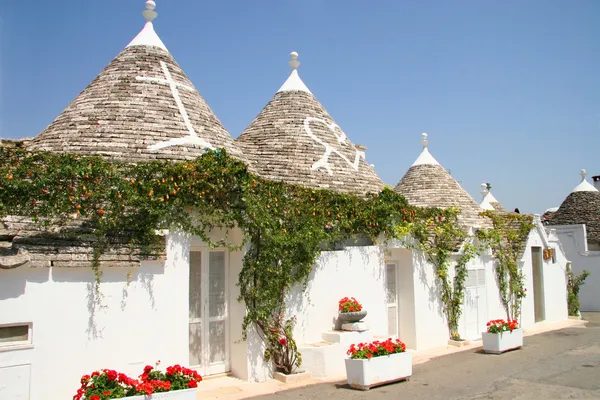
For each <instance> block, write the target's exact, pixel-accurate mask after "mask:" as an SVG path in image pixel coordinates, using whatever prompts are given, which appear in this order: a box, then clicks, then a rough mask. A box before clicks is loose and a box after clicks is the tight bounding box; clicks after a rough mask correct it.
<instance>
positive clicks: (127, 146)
mask: <svg viewBox="0 0 600 400" xmlns="http://www.w3.org/2000/svg"><path fill="white" fill-rule="evenodd" d="M154 7H155V3H154V1H151V0H149V1H147V2H146V8H147V10H146V11H144V13H143V14H144V17H145V18H146V25H145V26H144V28H143V30H142V31H141V32H140V33H139V34H138V35H137V37H136V38H135V39H134V40H133V41H132V42H131V43H130V44H129V45H128V46H127V47H126V48H125V49H124V50H123V51H121V53H120V54H119V55H118V56H117V57H116V58H115V59H114V60H112V61H111V63H110V64H108V66H107V67H106V68H105V69H104V70H103V71H102V72H101V73H100V74H99V75H98V76H97V77H96V78H95V79H94V80H93V81H92V82H91V83H90V84H89V85H88V86H87V87H86V88H85V89H84V90H83V91H82V92H81V93H80V94H79V95H78V96H77V97H76V98H75V100H73V102H72V103H71V104H70V105H69V106H68V107H67V108H66V109H65V110H64V111H63V112H62V113H61V114H60V115H59V116H58V117H57V118H56V119H55V120H54V122H52V123H51V124H50V125H49V126H48V127H47V128H46V129H44V130H43V131H42V132H41V133H40V134H39V135H38V136H37V137H36V138H35V139H34V140H33V142H32V147H33V148H37V149H41V150H48V151H56V152H68V153H78V154H83V155H101V156H105V157H107V158H110V159H114V160H121V161H131V162H138V161H146V160H153V159H163V160H186V159H193V158H196V157H198V156H199V155H201V154H202V153H203V152H204V151H205V149H207V148H208V149H216V148H225V149H226V150H227V151H228V152H229V153H231V154H232V155H234V156H236V157H238V158H240V159H242V160H244V158H243V155H242V153H241V151H240V150H239V149H238V148H237V146H236V145H235V144H234V142H233V139H232V138H231V136H230V135H229V133H228V132H227V131H226V130H225V128H224V127H223V125H222V124H221V122H220V121H219V120H218V118H217V117H216V116H215V115H214V113H213V112H212V111H211V109H210V108H209V106H208V105H207V104H206V102H205V101H204V99H203V98H202V97H201V96H200V94H199V93H198V91H197V90H196V88H195V87H194V85H193V84H192V82H191V81H190V80H189V79H188V77H187V76H186V75H185V73H184V72H183V70H182V69H181V67H180V66H179V65H178V64H177V62H176V61H175V60H174V58H173V57H172V56H171V54H170V53H169V51H168V50H167V48H166V47H165V45H164V44H163V42H162V41H161V40H160V38H159V37H158V35H157V34H156V32H155V31H154V27H153V25H152V20H153V19H154V18H155V17H156V12H154Z"/></svg>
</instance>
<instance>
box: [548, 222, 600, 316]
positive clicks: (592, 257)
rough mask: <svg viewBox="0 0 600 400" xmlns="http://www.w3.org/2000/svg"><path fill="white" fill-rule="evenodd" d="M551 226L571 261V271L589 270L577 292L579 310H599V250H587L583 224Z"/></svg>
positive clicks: (575, 272)
mask: <svg viewBox="0 0 600 400" xmlns="http://www.w3.org/2000/svg"><path fill="white" fill-rule="evenodd" d="M551 228H552V230H553V231H554V232H555V234H556V235H557V236H558V238H559V240H560V246H561V247H562V250H563V252H564V253H565V254H566V256H567V258H568V259H569V260H570V261H571V263H572V264H571V269H572V270H573V273H574V274H576V275H579V274H581V273H582V272H583V270H588V271H590V275H589V276H588V278H587V279H586V281H585V284H584V285H583V286H581V290H580V292H579V301H580V303H581V307H580V308H581V311H600V292H599V291H598V288H599V287H600V251H589V250H588V247H587V235H586V230H585V225H556V226H552V227H551Z"/></svg>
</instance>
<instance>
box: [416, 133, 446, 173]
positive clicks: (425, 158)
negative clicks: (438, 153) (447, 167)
mask: <svg viewBox="0 0 600 400" xmlns="http://www.w3.org/2000/svg"><path fill="white" fill-rule="evenodd" d="M421 138H422V140H421V144H422V145H423V151H422V152H421V155H419V157H418V158H417V159H416V160H415V162H414V163H413V165H412V166H413V167H414V166H415V165H440V163H438V162H437V160H436V159H435V158H433V156H432V155H431V153H429V150H427V145H428V144H429V141H428V140H427V134H426V133H425V132H423V133H422V134H421Z"/></svg>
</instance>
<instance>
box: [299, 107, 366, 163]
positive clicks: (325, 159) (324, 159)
mask: <svg viewBox="0 0 600 400" xmlns="http://www.w3.org/2000/svg"><path fill="white" fill-rule="evenodd" d="M311 122H313V123H320V124H323V125H325V126H326V127H327V128H329V130H330V131H331V132H332V133H333V135H334V136H335V137H336V139H337V142H338V144H339V145H341V146H346V145H347V137H346V134H345V133H344V131H342V129H341V128H340V127H339V126H338V124H336V123H335V122H332V123H329V122H327V121H325V120H324V119H320V118H315V117H306V119H305V120H304V130H305V131H306V134H307V135H308V137H310V138H311V139H312V140H314V141H315V142H317V143H319V144H320V145H322V146H323V147H325V152H324V153H323V156H321V158H320V159H319V160H318V161H317V162H316V163H314V164H313V165H312V167H311V168H310V169H311V170H312V171H316V170H318V169H320V168H324V169H325V170H326V171H327V173H328V174H329V175H333V169H331V164H329V156H331V154H332V153H335V154H337V155H338V156H340V157H341V158H342V160H344V161H346V163H348V165H350V166H351V167H352V168H353V169H354V170H355V171H358V167H359V165H360V164H359V163H360V159H361V157H362V158H363V160H364V158H365V152H364V151H361V150H359V149H357V148H354V150H355V151H356V153H355V156H354V162H352V161H350V160H348V159H347V158H346V156H344V155H343V154H342V153H341V152H340V151H339V150H338V149H336V148H334V147H332V146H331V145H330V144H329V143H327V142H324V141H323V140H321V139H320V138H319V137H318V136H316V135H315V134H314V133H313V131H312V129H311V127H310V124H311ZM336 128H337V130H339V132H340V134H339V135H338V133H337V132H336Z"/></svg>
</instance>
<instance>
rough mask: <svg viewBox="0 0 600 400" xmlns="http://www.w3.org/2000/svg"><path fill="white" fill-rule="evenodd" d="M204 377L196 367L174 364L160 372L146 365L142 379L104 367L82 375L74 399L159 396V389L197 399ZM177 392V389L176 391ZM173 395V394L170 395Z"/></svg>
mask: <svg viewBox="0 0 600 400" xmlns="http://www.w3.org/2000/svg"><path fill="white" fill-rule="evenodd" d="M200 381H202V377H201V376H200V375H199V374H198V373H197V372H196V371H194V370H191V369H188V368H185V367H182V366H180V365H173V366H171V367H168V368H167V369H166V372H161V371H158V370H156V369H154V367H152V366H150V365H147V366H146V367H145V368H144V372H143V373H142V374H141V375H140V376H139V379H133V378H130V377H129V376H127V375H125V374H123V373H119V372H117V371H114V370H109V369H103V370H101V371H94V372H92V373H91V374H90V375H84V376H82V377H81V387H80V388H79V389H78V390H77V393H76V394H75V395H74V396H73V400H82V399H85V400H109V399H120V398H125V397H129V398H138V397H139V396H141V397H139V398H144V397H143V396H151V395H154V394H156V395H157V396H152V397H151V398H158V395H159V394H160V393H166V392H176V391H177V392H178V393H181V394H185V395H186V396H180V397H179V398H185V399H187V398H190V399H195V391H196V389H195V388H196V387H197V386H198V382H200ZM173 394H174V393H173ZM169 397H170V398H174V397H172V396H169Z"/></svg>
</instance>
